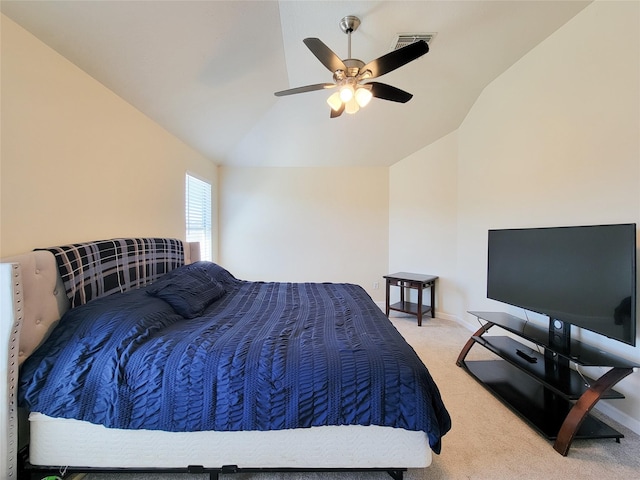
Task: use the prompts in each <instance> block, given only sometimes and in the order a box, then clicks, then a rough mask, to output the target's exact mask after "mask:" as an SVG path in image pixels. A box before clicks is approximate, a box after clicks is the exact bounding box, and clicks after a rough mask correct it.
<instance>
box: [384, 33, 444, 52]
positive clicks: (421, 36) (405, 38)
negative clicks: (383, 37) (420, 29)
mask: <svg viewBox="0 0 640 480" xmlns="http://www.w3.org/2000/svg"><path fill="white" fill-rule="evenodd" d="M435 36H436V34H435V33H399V34H398V35H397V36H396V38H394V39H393V43H392V44H391V50H392V51H393V50H397V49H399V48H402V47H406V46H407V45H410V44H412V43H413V42H417V41H418V40H424V41H425V42H427V43H431V40H433V37H435Z"/></svg>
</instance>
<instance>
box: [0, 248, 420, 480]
mask: <svg viewBox="0 0 640 480" xmlns="http://www.w3.org/2000/svg"><path fill="white" fill-rule="evenodd" d="M183 247H184V257H185V263H191V262H194V261H197V260H199V259H200V249H199V245H198V244H197V243H195V244H194V243H190V244H187V243H184V244H183ZM69 307H70V302H69V299H68V298H67V295H66V292H65V287H64V284H63V281H62V278H61V276H60V274H59V271H58V267H57V265H56V260H55V257H54V255H53V254H52V253H51V252H50V251H46V250H38V251H33V252H30V253H26V254H23V255H18V256H14V257H10V258H6V259H3V260H2V263H0V315H1V319H2V323H1V325H0V327H1V328H0V374H2V375H3V377H4V378H7V382H2V381H0V398H2V399H4V407H2V408H0V435H2V437H0V459H2V464H3V465H6V467H3V469H2V470H0V480H4V479H5V478H6V479H9V480H13V479H18V478H25V479H26V478H30V479H34V480H35V479H41V478H43V477H45V476H47V475H55V476H59V477H65V476H66V475H70V474H72V473H86V472H98V471H99V472H128V473H134V472H137V473H144V472H148V473H159V472H163V473H164V472H167V473H192V474H193V473H207V474H209V476H210V478H211V479H212V480H214V479H217V478H218V475H219V474H228V473H237V472H290V471H291V472H302V471H321V472H322V471H385V472H388V473H389V475H391V476H392V477H393V478H394V479H396V480H400V479H402V477H403V472H405V471H406V470H407V468H424V467H427V466H428V465H429V464H430V463H431V459H432V457H431V450H430V449H429V446H428V442H427V441H426V438H425V437H426V435H424V433H423V432H409V431H406V430H402V429H392V428H390V427H374V428H378V429H381V428H382V429H387V430H388V431H385V432H383V435H379V436H375V435H373V436H372V435H369V433H373V430H370V431H367V430H366V429H370V428H371V427H359V428H360V429H365V431H364V435H362V434H361V433H359V434H358V435H361V438H367V437H370V436H372V437H373V439H372V440H370V443H369V444H366V443H367V442H356V443H357V445H355V446H352V445H350V448H351V447H353V451H352V452H350V455H349V458H348V459H344V461H343V459H340V461H339V462H337V463H335V464H332V465H330V466H328V465H325V464H322V461H320V462H319V463H318V464H313V465H306V464H305V462H306V460H304V461H302V462H300V461H299V460H300V456H304V455H305V451H306V452H309V450H310V449H311V450H313V449H314V447H315V446H316V445H317V444H316V442H317V441H318V439H322V440H325V441H326V437H322V436H320V437H317V436H316V437H314V436H313V435H311V436H306V437H305V435H307V433H308V432H307V431H308V430H313V429H298V430H296V431H291V433H295V435H303V437H301V438H302V440H298V439H297V437H296V441H295V443H296V445H295V446H294V447H293V448H291V445H286V444H283V446H282V447H279V446H278V445H276V446H275V447H273V444H274V443H276V444H277V442H273V441H272V438H273V437H269V436H268V435H269V434H270V433H271V434H272V433H273V432H206V433H210V434H220V433H227V434H228V433H236V434H237V433H240V434H243V433H248V434H252V435H253V437H250V441H251V442H261V443H264V444H272V445H271V447H272V448H275V453H274V450H268V451H267V453H266V455H267V456H266V457H265V456H263V459H265V458H266V459H268V460H267V461H266V462H265V463H264V464H261V465H258V466H256V465H253V464H251V463H249V464H247V465H246V466H243V465H245V464H244V463H243V465H240V466H239V465H237V464H235V463H233V462H229V463H226V461H225V459H224V458H222V459H221V460H220V463H219V464H217V465H214V466H211V465H209V466H202V465H200V464H190V463H188V464H187V465H169V466H166V465H165V466H162V467H161V468H155V467H149V466H136V465H133V466H131V465H124V466H123V465H121V464H118V465H113V466H111V465H110V466H104V465H99V466H88V467H87V466H82V465H78V466H74V465H65V464H64V463H65V460H62V461H61V462H53V464H51V463H47V464H44V465H32V464H31V463H30V462H29V451H28V446H29V445H28V443H29V438H28V437H29V425H28V423H29V422H28V421H27V420H26V415H24V414H22V412H19V409H18V407H17V398H16V397H17V382H18V375H19V367H20V365H21V364H22V362H23V361H24V360H25V359H26V358H27V357H28V356H29V355H30V354H31V353H32V352H33V351H35V349H36V348H38V346H39V345H40V344H41V343H42V342H43V341H44V339H45V338H46V337H47V336H48V335H49V333H50V332H51V330H52V329H53V327H54V326H55V325H56V324H57V322H58V320H59V319H60V317H61V316H62V314H64V312H66V311H67V310H68V309H69ZM73 422H76V421H73ZM89 425H90V424H89ZM90 428H104V427H100V426H94V425H90ZM320 428H338V429H345V428H351V427H320ZM107 430H110V429H107ZM302 430H305V431H302ZM89 432H90V433H91V432H92V430H89ZM345 432H346V430H342V431H339V432H337V433H336V432H335V431H331V433H330V435H339V436H342V435H343V433H345ZM108 433H109V434H111V433H115V434H117V432H108ZM163 433H168V432H163ZM169 433H173V432H169ZM196 433H202V432H196ZM91 434H93V433H91ZM256 434H257V435H256ZM263 434H265V435H266V437H261V435H263ZM314 434H317V432H314ZM349 435H351V433H349ZM421 437H422V438H421ZM334 438H337V437H334ZM341 438H342V437H341ZM345 438H349V440H347V441H348V442H349V444H353V443H354V440H353V438H357V437H349V436H345ZM416 440H418V441H416ZM60 441H61V440H60V439H59V438H58V437H55V442H60ZM207 441H208V440H207ZM218 441H220V442H223V443H226V442H227V439H224V438H223V440H218ZM70 442H73V440H70ZM257 444H258V443H253V445H257ZM329 444H333V442H329ZM69 445H70V446H69V447H68V450H69V451H75V450H74V449H77V448H78V445H73V444H72V443H71V444H69ZM207 445H208V443H207ZM372 447H373V448H374V449H375V454H374V455H375V456H374V457H373V458H374V460H371V458H372V456H371V448H372ZM253 448H254V447H251V446H250V445H249V446H248V447H245V449H246V450H247V452H245V454H247V455H251V452H252V451H253V450H252V449H253ZM278 448H280V450H278ZM296 448H297V449H299V450H300V451H299V452H298V455H299V457H298V459H297V460H296V459H293V460H292V459H291V457H292V455H291V451H290V449H292V450H295V449H296ZM358 448H360V450H358ZM338 450H339V449H338V448H336V451H334V452H333V454H334V455H340V451H338ZM358 452H361V453H362V458H358V459H355V460H354V458H353V455H354V453H355V454H358ZM367 455H368V456H367ZM321 456H322V455H320V457H321ZM232 458H235V457H232ZM363 458H364V460H363ZM274 461H275V464H274V463H273V462H274ZM309 461H314V460H309ZM34 463H35V462H34ZM61 464H62V465H61ZM397 464H399V465H398V466H391V465H397Z"/></svg>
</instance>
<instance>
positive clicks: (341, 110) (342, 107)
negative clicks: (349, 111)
mask: <svg viewBox="0 0 640 480" xmlns="http://www.w3.org/2000/svg"><path fill="white" fill-rule="evenodd" d="M342 112H344V103H343V104H342V105H341V106H340V108H339V109H338V110H337V111H336V110H334V109H333V108H332V109H331V118H336V117H339V116H340V115H342Z"/></svg>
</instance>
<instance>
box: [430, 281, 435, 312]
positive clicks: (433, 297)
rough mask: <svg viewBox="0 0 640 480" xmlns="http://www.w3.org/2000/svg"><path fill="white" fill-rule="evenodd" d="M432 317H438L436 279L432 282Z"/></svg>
mask: <svg viewBox="0 0 640 480" xmlns="http://www.w3.org/2000/svg"><path fill="white" fill-rule="evenodd" d="M429 289H430V290H431V318H436V281H435V280H434V281H433V282H431V285H430V287H429Z"/></svg>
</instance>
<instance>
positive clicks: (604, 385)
mask: <svg viewBox="0 0 640 480" xmlns="http://www.w3.org/2000/svg"><path fill="white" fill-rule="evenodd" d="M631 373H633V368H620V367H614V368H612V369H611V370H609V371H608V372H607V373H605V374H604V375H602V376H601V377H600V378H599V379H598V380H596V381H595V382H594V383H593V385H591V386H590V387H589V389H588V390H587V391H586V392H584V393H583V394H582V395H581V396H580V398H579V399H578V401H577V402H576V403H575V405H574V406H573V408H572V409H571V410H570V411H569V414H568V415H567V417H566V418H565V419H564V422H563V423H562V426H561V427H560V431H559V432H558V438H557V439H556V442H555V443H554V445H553V448H554V449H555V450H556V451H557V452H558V453H560V454H561V455H563V456H565V457H566V456H567V454H568V453H569V447H570V446H571V442H572V441H573V437H575V435H576V432H577V431H578V429H579V428H580V425H582V422H583V421H584V419H585V418H586V416H587V415H588V413H589V412H590V411H591V409H592V408H593V406H594V405H595V404H596V403H598V400H600V398H601V397H602V395H603V394H604V393H605V392H606V391H607V390H609V389H610V388H612V387H613V386H614V385H615V384H616V383H618V382H619V381H620V380H622V379H623V378H624V377H626V376H627V375H629V374H631Z"/></svg>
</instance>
